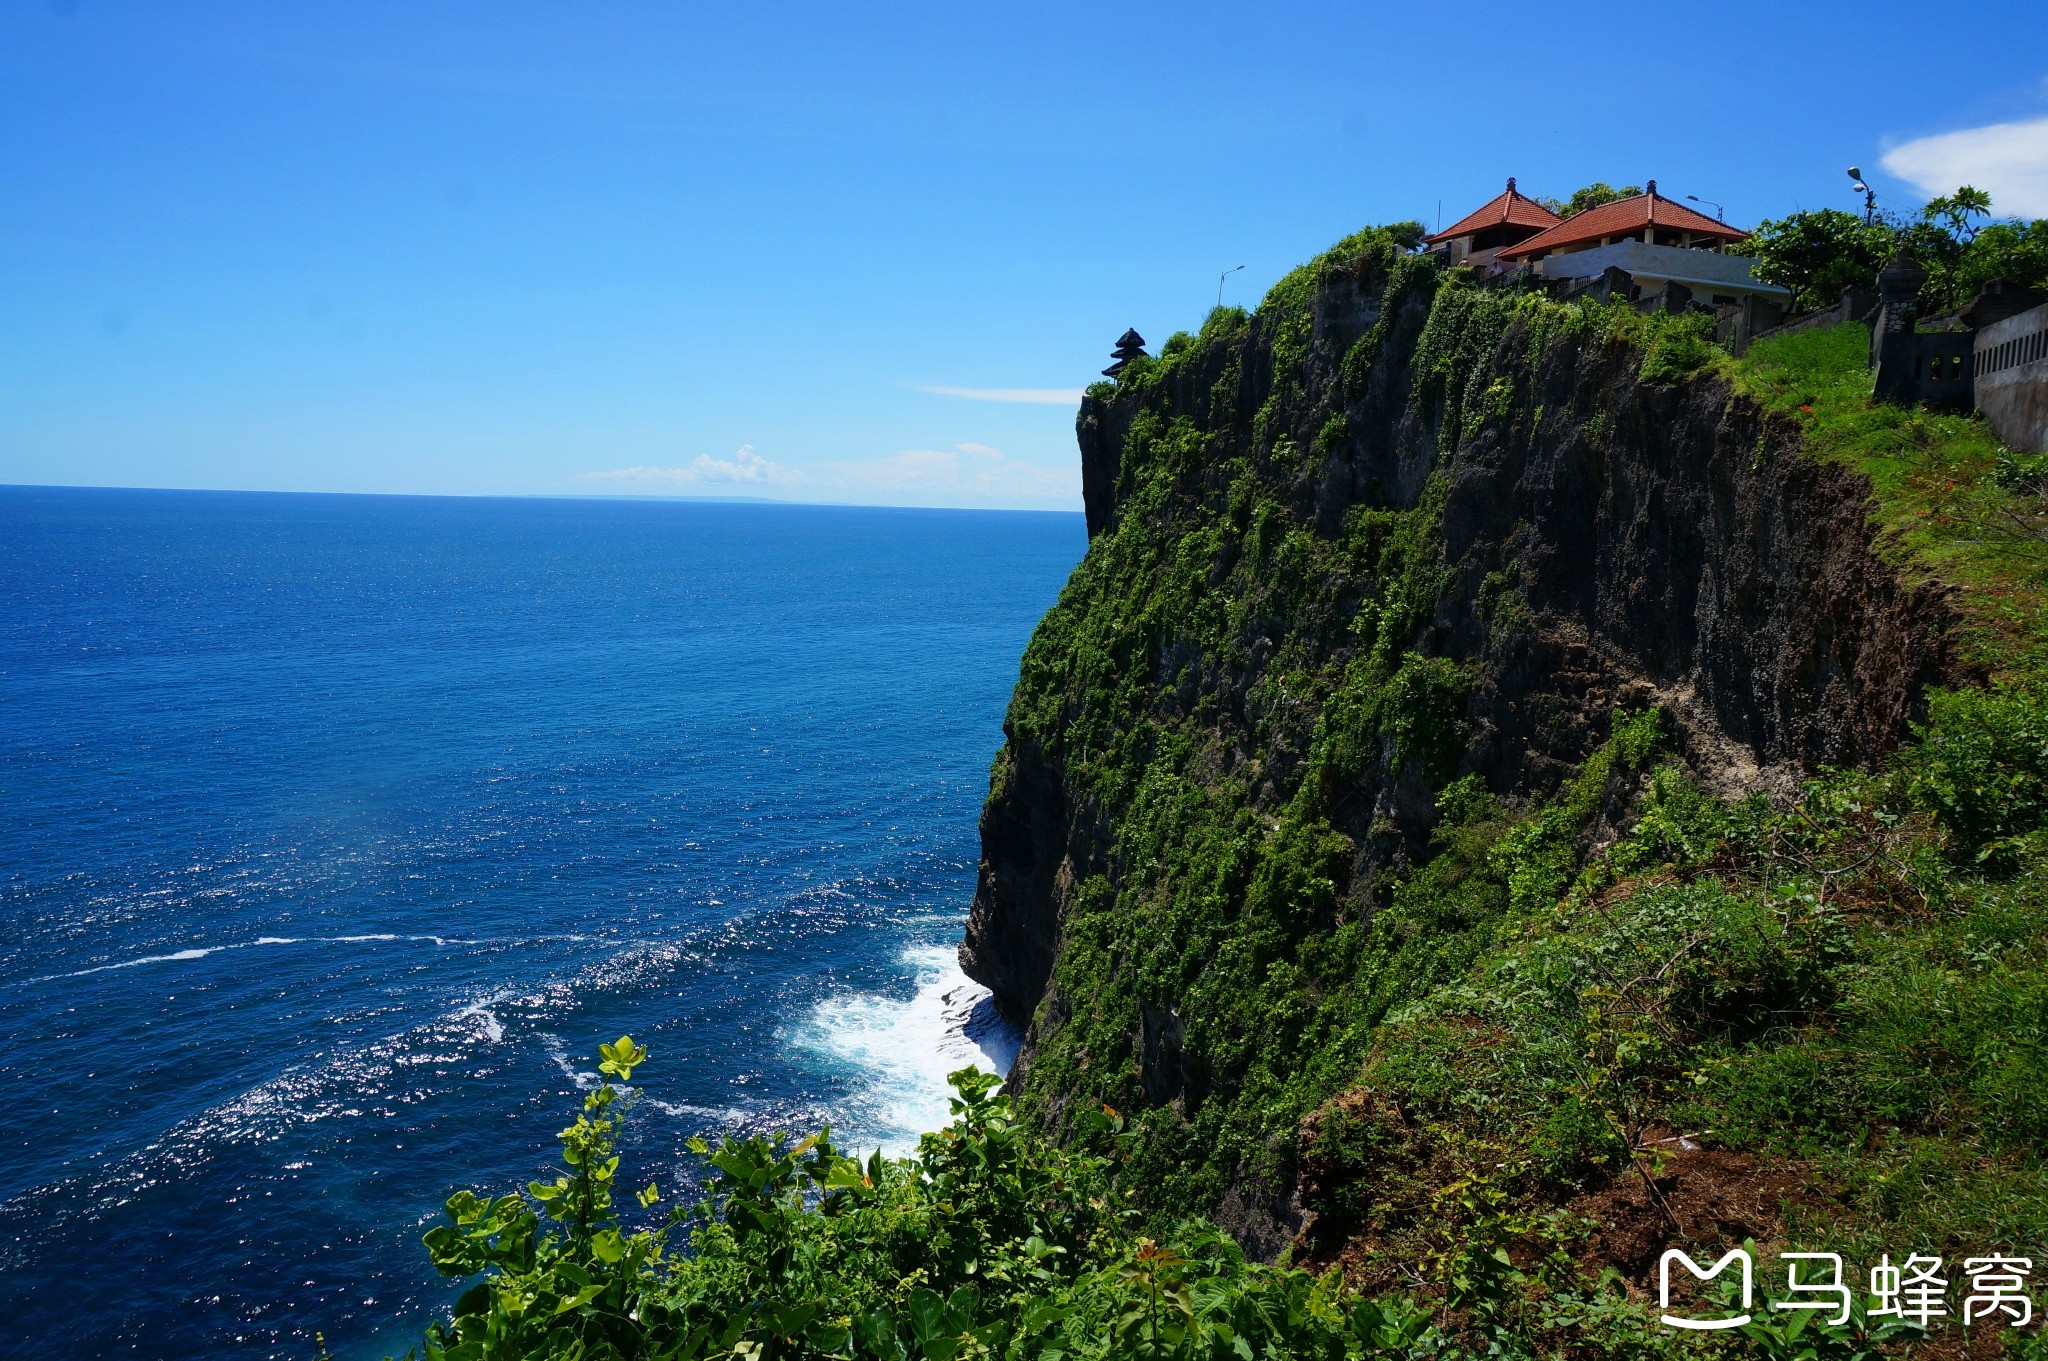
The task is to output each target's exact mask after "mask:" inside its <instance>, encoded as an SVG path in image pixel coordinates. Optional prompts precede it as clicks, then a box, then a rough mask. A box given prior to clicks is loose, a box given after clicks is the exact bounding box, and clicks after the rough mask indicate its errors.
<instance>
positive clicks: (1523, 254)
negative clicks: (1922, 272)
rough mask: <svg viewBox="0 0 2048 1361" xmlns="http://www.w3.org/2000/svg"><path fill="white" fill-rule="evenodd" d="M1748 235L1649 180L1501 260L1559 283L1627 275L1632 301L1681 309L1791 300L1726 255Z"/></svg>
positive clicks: (1505, 251)
mask: <svg viewBox="0 0 2048 1361" xmlns="http://www.w3.org/2000/svg"><path fill="white" fill-rule="evenodd" d="M1748 236H1749V233H1748V232H1745V231H1742V230H1740V229H1738V228H1735V227H1731V226H1729V225H1728V224H1727V223H1725V222H1717V221H1715V220H1714V219H1713V218H1711V217H1708V216H1707V215H1706V214H1705V213H1700V212H1695V211H1693V210H1692V209H1691V208H1688V207H1686V206H1685V205H1684V204H1682V203H1675V202H1673V201H1672V200H1670V199H1668V198H1665V197H1664V196H1663V195H1662V194H1659V193H1658V192H1657V181H1655V180H1651V181H1650V182H1649V184H1648V185H1647V186H1646V187H1645V189H1644V190H1643V192H1642V193H1640V194H1637V195H1635V196H1634V197H1632V198H1624V199H1616V200H1615V201H1614V202H1612V203H1603V204H1601V205H1600V206H1599V207H1597V208H1588V209H1587V210H1586V211H1585V212H1583V213H1575V214H1573V215H1572V216H1571V217H1568V218H1566V219H1564V220H1563V221H1562V222H1558V223H1557V224H1556V225H1554V226H1551V227H1548V228H1546V229H1544V230H1543V231H1540V232H1537V233H1535V234H1534V235H1531V236H1528V237H1525V238H1524V239H1522V240H1520V241H1517V242H1515V243H1514V244H1512V245H1509V246H1506V247H1503V248H1502V249H1501V250H1500V251H1499V252H1498V256H1499V259H1500V261H1501V262H1502V263H1503V264H1509V265H1521V264H1526V265H1529V266H1530V267H1531V269H1532V271H1533V272H1534V273H1535V274H1537V275H1538V276H1540V277H1542V278H1544V279H1549V280H1557V281H1570V282H1577V281H1583V280H1593V279H1601V278H1611V277H1612V276H1609V275H1608V271H1609V270H1618V271H1620V273H1621V274H1624V275H1626V276H1628V288H1629V297H1630V299H1631V300H1633V301H1637V302H1644V301H1650V302H1654V301H1656V300H1658V299H1669V301H1670V303H1671V304H1672V305H1673V306H1674V307H1677V306H1683V305H1685V304H1686V303H1688V302H1691V301H1698V302H1700V303H1702V304H1705V305H1707V306H1711V307H1717V308H1718V307H1729V306H1736V305H1741V304H1743V303H1745V302H1747V301H1748V300H1751V299H1755V300H1756V301H1758V302H1769V303H1772V304H1777V305H1782V304H1784V303H1785V302H1788V301H1790V299H1791V297H1792V293H1791V290H1790V289H1786V288H1780V287H1779V286H1778V285H1776V284H1767V283H1765V282H1763V281H1762V280H1761V279H1758V278H1757V277H1756V276H1755V275H1754V274H1752V273H1751V272H1750V271H1751V261H1749V260H1748V259H1746V258H1745V257H1743V256H1740V255H1728V254H1725V253H1724V252H1723V250H1722V248H1723V247H1724V246H1727V245H1729V244H1731V243H1733V242H1736V241H1742V240H1745V239H1747V238H1748ZM1674 285H1675V286H1676V287H1675V288H1674ZM1568 286H1569V285H1568Z"/></svg>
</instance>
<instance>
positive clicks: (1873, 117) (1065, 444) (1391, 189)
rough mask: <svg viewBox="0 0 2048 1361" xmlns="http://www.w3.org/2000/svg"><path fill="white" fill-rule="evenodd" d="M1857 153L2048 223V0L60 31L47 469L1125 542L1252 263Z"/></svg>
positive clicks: (34, 360) (5, 149)
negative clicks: (1054, 522) (1109, 370)
mask: <svg viewBox="0 0 2048 1361" xmlns="http://www.w3.org/2000/svg"><path fill="white" fill-rule="evenodd" d="M1965 18H1966V19H1967V22H1964V21H1963V20H1964V19H1965ZM1887 155H1889V157H1890V164H1891V166H1892V167H1893V171H1896V172H1897V173H1893V171H1888V170H1886V169H1885V168H1884V166H1885V163H1886V157H1887ZM1852 162H1854V163H1858V164H1860V165H1861V166H1862V168H1863V169H1865V170H1866V171H1867V172H1869V173H1870V174H1871V176H1872V177H1873V182H1874V184H1875V186H1876V187H1877V189H1878V191H1879V193H1880V194H1881V195H1882V196H1883V198H1884V199H1885V201H1887V202H1888V203H1890V204H1893V205H1897V206H1904V205H1906V204H1908V203H1914V202H1917V201H1918V200H1919V199H1921V198H1924V197H1925V195H1926V192H1927V186H1929V185H1935V186H1943V185H1946V184H1947V181H1948V178H1949V177H1950V175H1951V172H1955V174H1956V175H1957V176H1958V177H1960V178H1974V179H1975V181H1976V182H1977V183H1979V184H1982V185H1985V187H1988V188H1991V189H1992V190H1993V192H1994V194H1995V195H1997V196H1998V197H1999V198H2000V199H2001V200H2002V201H2003V205H2002V206H2005V207H2008V208H2027V209H2029V210H2030V211H2031V212H2033V213H2038V214H2044V215H2048V23H2044V22H2042V19H2041V11H2040V7H2039V0H2025V2H2024V3H2006V2H2005V0H1989V2H1988V3H1983V4H1978V5H1973V6H1971V7H1970V8H1969V9H1968V10H1967V11H1961V10H1958V11H1954V12H1950V11H1945V10H1929V9H1928V8H1927V7H1926V6H1925V5H1910V6H1909V5H1904V4H1890V3H1876V4H1855V5H1850V4H1829V5H1823V4H1815V3H1801V0H1781V2H1780V3H1773V4H1768V5H1765V4H1740V3H1738V4H1720V5H1711V6H1702V5H1689V6H1653V5H1644V4H1641V3H1635V4H1613V5H1610V4H1591V5H1585V4H1582V5H1576V6H1572V5H1542V6H1538V5H1529V4H1526V3H1524V4H1516V5H1507V6H1493V5H1487V4H1469V5H1463V6H1457V7H1446V8H1438V7H1435V6H1425V5H1416V4H1413V3H1409V4H1402V5H1384V6H1382V5H1341V6H1340V5H1326V4H1312V5H1311V4H1272V3H1268V4H1261V5H1257V6H1239V7H1216V6H1204V5H1189V4H1182V5H1173V6H1165V5H1158V6H1145V5H1135V6H1134V5H1121V6H1118V5H1088V6H1079V5H1076V6H1070V7H1063V6H1051V5H1042V6H1004V7H1000V8H999V7H996V6H982V5H971V4H970V5H962V4H950V5H943V6H928V7H927V6H918V5H911V4H901V3H898V4H890V5H886V6H884V5H872V6H823V5H817V6H806V5H773V4H747V5H711V4H686V3H680V0H675V2H671V3H652V2H651V0H612V2H611V3H604V4H597V3H578V4H570V3H551V4H536V3H523V2H522V0H490V3H441V2H437V0H408V3H402V4H401V3H386V2H385V0H351V3H348V4H333V3H316V2H315V0H295V3H292V4H287V5H280V4H277V3H274V0H270V2H268V3H247V4H232V3H207V2H205V0H191V2H190V3H162V2H161V0H157V2H148V0H131V2H129V3H111V2H108V0H75V2H74V0H56V2H55V3H41V2H38V0H12V3H8V4H6V5H4V6H0V482H33V483H61V484H73V485H92V484H99V485H122V486H173V487H235V488H257V489H295V490H326V491H371V492H446V493H486V494H498V493H503V494H571V495H575V494H584V495H587V494H654V495H658V494H698V495H704V494H747V495H766V496H779V497H786V498H789V499H798V500H826V501H859V502H879V503H894V504H939V505H1005V506H1040V507H1068V506H1075V505H1078V504H1079V497H1078V486H1079V479H1078V474H1077V471H1076V468H1075V463H1076V459H1075V455H1074V451H1073V437H1072V415H1073V412H1072V403H1071V400H1070V395H1069V394H1070V393H1071V392H1072V391H1073V390H1075V389H1078V388H1080V387H1081V386H1082V385H1083V384H1085V383H1086V382H1087V381H1089V380H1090V379H1091V378H1092V377H1093V376H1094V375H1095V372H1096V370H1098V369H1099V368H1101V367H1102V365H1103V364H1104V363H1105V362H1107V352H1108V350H1109V348H1110V345H1111V343H1112V341H1113V340H1114V339H1115V337H1116V335H1117V334H1118V333H1119V332H1121V331H1122V330H1123V328H1124V327H1126V326H1130V325H1135V326H1137V327H1138V328H1139V329H1140V330H1141V331H1143V332H1144V333H1145V334H1146V335H1147V336H1148V337H1151V338H1152V339H1153V340H1154V342H1155V343H1156V342H1157V341H1159V340H1162V339H1164V337H1165V336H1166V335H1167V334H1169V333H1170V332H1172V331H1173V330H1175V329H1177V328H1180V327H1192V326H1195V325H1197V324H1199V322H1200V319H1201V317H1202V315H1203V313H1204V312H1205V311H1206V310H1207V308H1208V307H1209V306H1210V304H1211V303H1213V302H1214V300H1215V296H1216V282H1217V273H1218V271H1220V270H1222V269H1224V268H1226V267H1229V266H1232V265H1239V264H1242V265H1244V266H1245V269H1244V270H1243V272H1242V273H1239V274H1235V275H1233V276H1231V279H1230V281H1229V283H1228V284H1227V286H1226V289H1225V295H1224V296H1225V298H1226V300H1229V301H1235V302H1240V303H1247V304H1249V303H1252V302H1255V301H1256V299H1257V298H1258V296H1259V294H1260V292H1261V291H1262V290H1263V289H1264V288H1265V287H1266V286H1267V285H1268V284H1270V283H1271V282H1272V281H1273V280H1274V279H1276V278H1277V277H1279V276H1280V275H1281V274H1282V273H1284V272H1285V271H1286V270H1287V269H1288V268H1290V267H1291V266H1293V265H1294V264H1296V263H1298V262H1299V261H1301V260H1302V259H1304V258H1306V257H1307V256H1309V255H1311V254H1313V253H1314V252H1316V251H1317V250H1320V249H1321V248H1322V247H1324V246H1326V245H1327V244H1329V243H1330V242H1331V241H1333V240H1335V239H1336V238H1338V237H1340V236H1342V235H1344V234H1345V233H1346V232H1348V231H1351V230H1353V229H1355V228H1356V227H1359V226H1361V225H1364V224H1366V223H1370V222H1376V221H1387V220H1393V219H1398V218H1404V217H1420V218H1423V219H1424V220H1426V221H1434V220H1435V217H1436V213H1437V210H1438V209H1437V205H1438V202H1439V200H1441V202H1442V211H1443V214H1444V218H1445V220H1446V221H1448V220H1449V219H1450V218H1452V217H1454V216H1456V215H1458V214H1461V213H1463V212H1465V211H1467V210H1469V209H1470V208H1472V207H1474V206H1476V205H1477V204H1478V203H1480V202H1482V201H1483V200H1484V199H1486V198H1487V197H1489V196H1490V195H1492V194H1493V193H1495V192H1497V191H1498V189H1499V188H1500V185H1501V182H1502V180H1503V178H1504V177H1505V176H1507V175H1510V174H1512V175H1516V176H1518V177H1519V180H1520V183H1521V185H1522V187H1523V189H1524V190H1525V191H1529V192H1534V193H1554V194H1559V195H1562V194H1565V193H1568V192H1569V191H1570V190H1572V189H1573V188H1575V187H1577V186H1578V185H1580V184H1583V183H1585V182H1587V181H1589V180H1594V179H1605V180H1610V181H1613V182H1616V183H1621V182H1632V183H1635V182H1640V181H1641V180H1643V179H1645V178H1650V177H1654V178H1656V179H1657V181H1658V183H1659V187H1660V189H1662V190H1663V191H1664V192H1665V193H1667V194H1671V195H1682V194H1687V193H1693V194H1698V195H1701V196H1703V197H1705V198H1709V199H1715V200H1719V201H1721V202H1722V203H1724V204H1725V205H1726V209H1727V215H1728V218H1729V220H1731V221H1733V222H1736V223H1738V224H1742V225H1750V224H1753V223H1754V222H1755V221H1756V220H1757V219H1759V218H1760V217H1764V216H1771V215H1775V214H1779V213H1782V212H1785V211H1787V210H1790V209H1792V208H1795V207H1799V206H1805V207H1810V208H1811V207H1821V206H1824V205H1830V204H1832V205H1836V206H1842V207H1852V206H1857V203H1856V199H1855V197H1854V196H1853V195H1852V194H1851V192H1850V190H1849V186H1848V179H1847V177H1846V176H1845V175H1844V174H1843V168H1844V167H1845V166H1847V165H1849V164H1850V163H1852ZM1916 180H1917V181H1918V183H1917V184H1916V183H1915V182H1914V181H1916ZM1987 181H1990V183H1986V182H1987ZM1020 396H1022V397H1033V398H1036V399H1037V400H1018V399H1017V398H1019V397H1020Z"/></svg>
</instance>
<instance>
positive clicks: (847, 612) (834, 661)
mask: <svg viewBox="0 0 2048 1361" xmlns="http://www.w3.org/2000/svg"><path fill="white" fill-rule="evenodd" d="M0 545H4V551H0V807H4V810H5V816H4V819H0V1308H4V1311H5V1315H4V1322H0V1354H5V1355H6V1356H8V1357H13V1358H45V1357H47V1358H58V1357H64V1358H88V1357H114V1356H122V1357H131V1356H132V1357H152V1358H154V1357H187V1356H201V1355H204V1356H208V1357H220V1358H258V1357H290V1358H305V1359H307V1361H310V1358H312V1357H313V1356H314V1355H315V1350H316V1349H315V1343H314V1335H315V1334H316V1333H319V1334H321V1335H322V1336H324V1338H325V1342H326V1345H327V1347H328V1348H329V1349H330V1350H331V1351H332V1352H333V1353H334V1354H335V1355H336V1356H338V1357H342V1358H355V1357H378V1356H383V1355H385V1354H387V1353H389V1354H392V1355H402V1354H403V1353H404V1352H405V1350H406V1349H407V1348H408V1347H409V1346H412V1345H413V1344H414V1342H415V1341H416V1340H417V1337H418V1333H419V1330H420V1328H421V1326H422V1325H423V1324H424V1323H425V1322H426V1321H427V1320H428V1319H429V1318H430V1317H431V1316H432V1315H433V1313H434V1311H435V1310H437V1309H440V1308H443V1307H445V1305H446V1304H447V1303H448V1302H449V1301H451V1300H452V1298H453V1295H454V1294H455V1293H456V1292H457V1291H458V1290H459V1288H460V1287H459V1286H457V1285H455V1284H454V1283H451V1282H444V1281H441V1280H439V1279H438V1278H436V1277H435V1275H434V1273H433V1270H432V1267H431V1266H430V1265H429V1263H428V1261H427V1258H426V1255H425V1252H424V1250H423V1249H422V1248H421V1247H420V1245H419V1235H420V1234H421V1233H422V1232H423V1231H424V1230H425V1229H426V1228H428V1227H429V1226H431V1225H432V1224H433V1223H434V1222H435V1221H436V1220H437V1218H438V1217H439V1212H440V1205H441V1202H442V1201H443V1200H444V1199H445V1198H446V1197H447V1196H448V1194H449V1193H450V1192H451V1191H453V1190H455V1189H457V1188H459V1187H474V1188H478V1189H480V1190H486V1189H487V1190H490V1191H493V1192H501V1191H504V1190H509V1189H512V1188H514V1187H516V1186H518V1185H520V1184H522V1183H523V1182H525V1181H526V1180H529V1179H532V1178H534V1177H536V1176H538V1175H541V1174H542V1172H543V1170H544V1169H545V1168H546V1166H547V1165H548V1164H549V1162H550V1160H551V1157H552V1154H553V1151H554V1148H555V1143H554V1136H555V1133H556V1131H557V1130H559V1129H560V1128H561V1127H562V1126H563V1125H564V1124H566V1123H567V1122H568V1120H569V1119H570V1118H571V1117H572V1116H573V1114H574V1112H575V1110H576V1108H577V1102H578V1100H579V1097H580V1093H581V1091H582V1090H584V1089H585V1088H586V1087H588V1086H589V1085H590V1084H591V1083H592V1082H593V1081H594V1080H595V1068H596V1062H597V1046H598V1044H599V1043H600V1042H601V1041H605V1040H610V1039H613V1038H615V1037H617V1036H618V1035H620V1034H625V1033H630V1034H632V1035H633V1036H634V1037H635V1038H636V1039H638V1040H640V1041H641V1042H642V1043H644V1044H646V1045H648V1046H649V1048H650V1049H651V1050H652V1055H653V1056H652V1059H651V1060H650V1062H649V1063H648V1065H647V1066H646V1067H645V1068H644V1069H642V1070H641V1072H640V1073H638V1074H636V1077H635V1082H634V1086H635V1089H636V1093H637V1101H636V1104H635V1107H634V1113H633V1117H632V1123H631V1124H630V1126H629V1129H628V1135H627V1140H626V1147H625V1149H624V1158H625V1162H624V1166H623V1170H622V1175H623V1176H625V1177H630V1178H631V1179H632V1181H633V1182H634V1184H636V1185H639V1184H644V1183H645V1182H646V1181H648V1180H654V1181H657V1182H659V1183H660V1184H661V1186H662V1188H663V1190H664V1192H666V1193H669V1194H671V1195H674V1194H676V1193H678V1192H681V1193H683V1194H684V1195H687V1193H688V1190H689V1188H690V1186H691V1185H692V1180H691V1179H692V1178H693V1177H694V1175H695V1172H694V1168H695V1160H694V1159H693V1158H691V1157H690V1156H689V1154H688V1153H687V1151H686V1150H685V1149H684V1147H683V1143H684V1141H685V1140H686V1139H688V1138H690V1137H691V1136H693V1135H697V1134H705V1135H709V1136H712V1137H714V1138H715V1137H716V1136H717V1135H718V1134H720V1133H728V1132H730V1133H749V1132H758V1131H765V1130H769V1129H778V1128H786V1129H797V1130H804V1129H809V1128H813V1127H815V1126H817V1125H819V1124H823V1123H827V1122H829V1123H830V1124H831V1126H832V1127H833V1130H834V1134H835V1137H836V1138H838V1139H839V1140H841V1141H842V1142H848V1143H852V1144H855V1145H858V1146H863V1147H875V1146H882V1147H887V1148H890V1149H893V1150H904V1149H907V1148H909V1147H912V1146H914V1143H915V1138H916V1135H917V1133H918V1132H919V1131H921V1130H924V1129H928V1128H933V1127H936V1126H937V1125H939V1124H942V1123H944V1120H945V1113H946V1103H945V1084H944V1075H945V1073H946V1072H947V1071H949V1070H951V1069H953V1068H957V1067H960V1066H962V1065H964V1064H967V1063H970V1062H972V1063H978V1064H980V1065H982V1066H985V1067H991V1068H995V1069H998V1070H1000V1069H1001V1068H1002V1067H1003V1066H1004V1065H1005V1064H1006V1063H1007V1062H1008V1058H1009V1056H1010V1054H1011V1053H1012V1052H1013V1051H1014V1036H1012V1035H1010V1034H1009V1033H1008V1032H1007V1031H1006V1030H1005V1028H1004V1027H1003V1026H1002V1025H1001V1023H1000V1022H999V1021H998V1020H996V1018H995V1017H994V1016H993V1012H992V1009H991V1008H990V1007H989V1006H988V1004H987V1002H986V997H985V994H983V992H982V991H981V990H980V989H979V988H978V987H976V986H975V985H973V984H971V983H969V982H968V981H967V980H966V979H965V978H964V977H962V976H961V975H960V973H959V970H958V966H957V964H956V963H955V962H954V959H953V948H954V945H955V943H956V942H957V940H958V938H959V932H960V925H961V921H962V919H963V915H964V913H965V910H966V906H967V902H968V899H969V898H970V896H971V895H972V892H973V887H974V874H975V864H976V858H977V852H978V845H977V837H976V817H977V814H978V811H979V808H980V803H981V799H982V797H983V795H984V794H985V793H986V790H987V782H988V768H989V762H990V760H991V759H992V758H993V756H994V755H995V752H996V749H997V747H998V745H999V743H1000V742H1001V737H1002V732H1001V725H1002V716H1003V709H1004V706H1005V704H1006V703H1007V701H1008V698H1009V692H1010V689H1011V686H1012V685H1013V683H1014V682H1015V679H1016V673H1017V662H1018V658H1019V656H1020V654H1021V653H1022V651H1023V647H1024V644H1025V641H1026V640H1027V638H1028V637H1029V635H1030V632H1031V629H1032V627H1033V625H1034V624H1035V623H1036V622H1037V620H1038V618H1039V617H1040V616H1041V615H1042V614H1043V613H1044V612H1045V610H1046V609H1047V608H1048V607H1049V606H1050V605H1051V604H1052V602H1053V601H1054V599H1055V598H1056V597H1057V595H1058V592H1059V589H1060V586H1061V584H1062V582H1063V581H1064V580H1065V578H1066V576H1067V573H1068V572H1069V571H1070V570H1071V568H1072V567H1073V565H1074V563H1075V562H1076V561H1077V560H1078V559H1079V557H1080V555H1081V553H1082V552H1083V550H1084V548H1085V532H1084V529H1083V526H1082V521H1081V517H1080V516H1079V515H1078V514H1027V513H1001V512H968V511H930V510H886V509H853V508H835V507H804V506H787V505H755V504H730V503H724V504H721V503H713V502H684V501H624V500H616V501H614V500H511V499H464V498H424V497H422V498H415V497H355V496H313V495H283V494H257V493H246V494H245V493H215V492H170V491H113V490H60V489H46V488H21V487H15V488H0Z"/></svg>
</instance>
